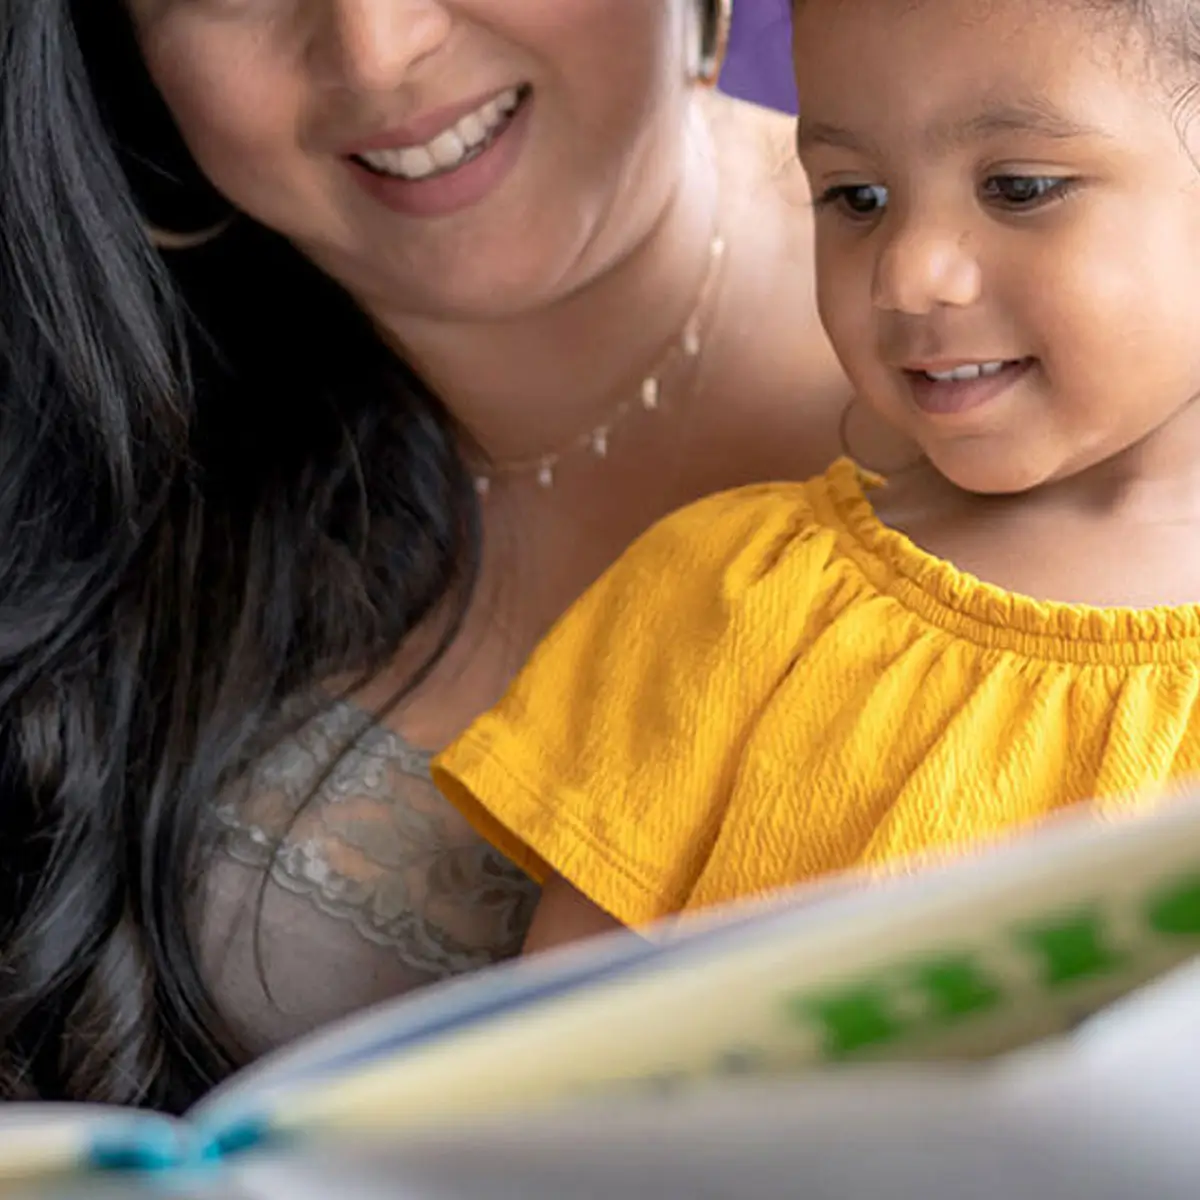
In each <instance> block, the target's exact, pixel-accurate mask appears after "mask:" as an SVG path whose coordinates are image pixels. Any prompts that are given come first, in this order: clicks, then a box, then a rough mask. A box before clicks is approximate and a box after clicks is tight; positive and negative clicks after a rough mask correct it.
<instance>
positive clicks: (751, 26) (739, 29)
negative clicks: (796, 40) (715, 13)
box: [721, 0, 796, 113]
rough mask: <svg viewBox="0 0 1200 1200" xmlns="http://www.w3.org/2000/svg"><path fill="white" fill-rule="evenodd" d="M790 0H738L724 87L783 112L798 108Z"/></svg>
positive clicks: (723, 77) (732, 93)
mask: <svg viewBox="0 0 1200 1200" xmlns="http://www.w3.org/2000/svg"><path fill="white" fill-rule="evenodd" d="M790 14H791V5H790V4H789V0H734V5H733V29H732V31H731V32H730V35H729V57H728V58H727V59H726V60H725V69H724V71H723V72H722V74H721V88H722V90H723V91H726V92H728V93H729V94H730V95H731V96H740V97H741V98H742V99H743V100H753V101H755V102H756V103H758V104H765V105H767V106H768V107H769V108H778V109H780V110H782V111H783V112H789V113H794V112H795V111H796V80H795V78H794V76H793V75H792V42H791V15H790Z"/></svg>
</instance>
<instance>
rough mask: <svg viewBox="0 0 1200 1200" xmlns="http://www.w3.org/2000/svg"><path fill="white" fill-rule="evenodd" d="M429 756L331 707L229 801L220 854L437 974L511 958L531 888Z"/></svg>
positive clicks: (525, 923)
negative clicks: (452, 799) (451, 796)
mask: <svg viewBox="0 0 1200 1200" xmlns="http://www.w3.org/2000/svg"><path fill="white" fill-rule="evenodd" d="M347 746H350V747H351V748H350V749H349V750H346V752H345V754H344V756H343V757H342V758H341V760H340V761H338V762H337V765H336V766H335V767H334V769H333V770H332V771H331V772H330V774H329V777H328V778H327V779H326V780H325V781H324V783H323V784H322V785H321V787H320V788H319V789H318V790H317V792H316V794H315V795H313V787H314V785H315V784H316V782H317V780H318V779H319V778H320V776H321V774H322V772H324V771H325V770H327V769H328V768H329V765H330V763H332V762H333V761H334V760H335V759H336V758H337V756H338V754H339V753H341V752H342V750H343V749H344V748H345V747H347ZM431 757H432V756H431V755H430V754H428V753H426V752H424V751H420V750H417V749H415V748H413V747H412V746H410V745H408V744H407V743H406V742H405V741H404V740H403V739H402V738H400V737H399V736H398V735H397V734H395V733H394V732H393V731H391V730H389V729H386V728H381V727H379V726H375V725H369V724H368V719H367V717H366V715H365V714H364V713H363V712H362V711H361V710H360V709H357V708H355V707H354V706H352V705H350V704H346V703H336V704H334V705H333V706H332V707H330V708H328V709H327V710H325V711H323V712H322V713H321V714H320V715H319V716H317V717H315V718H314V719H312V720H310V721H309V722H308V723H307V724H305V725H304V726H302V727H301V728H300V730H299V731H298V732H297V733H296V734H294V735H292V736H290V737H288V738H286V739H284V740H283V741H282V742H281V743H280V744H279V745H278V746H277V747H276V748H275V749H274V750H273V751H272V752H271V753H270V754H269V755H268V756H266V757H265V758H264V759H263V760H262V761H261V762H260V763H259V764H258V765H257V766H256V768H255V770H254V772H253V774H252V776H251V778H250V780H249V781H248V783H247V785H246V786H245V787H244V788H242V789H239V795H238V796H236V797H230V798H228V799H227V800H226V801H225V802H224V803H223V804H222V805H221V806H220V808H219V809H218V812H217V818H218V821H219V823H220V827H221V830H222V833H223V835H224V836H223V843H224V852H225V853H226V854H227V855H228V856H229V857H230V858H232V859H233V860H234V861H235V862H237V863H240V864H241V865H243V866H246V867H250V868H254V869H256V870H260V871H267V872H268V873H269V876H270V879H271V881H272V882H273V883H274V884H276V885H277V886H278V887H280V888H283V889H284V890H286V891H288V892H290V893H292V894H293V895H297V896H301V897H304V898H306V899H307V900H309V901H310V902H311V903H312V904H313V905H314V906H315V907H316V908H317V909H318V910H319V911H320V912H322V913H324V914H325V915H327V916H329V917H332V918H334V919H335V920H338V921H341V922H344V923H346V924H348V925H349V926H351V927H352V928H353V929H354V930H355V931H356V932H357V933H358V934H359V936H361V937H362V938H364V939H366V940H367V941H369V942H371V943H373V944H375V945H378V946H381V947H387V948H389V949H391V950H393V951H394V952H395V953H396V954H397V955H398V956H399V958H400V959H401V961H402V962H403V963H404V964H405V965H407V966H410V967H413V968H415V969H416V970H418V971H420V972H422V973H423V974H426V975H428V976H429V977H430V978H431V979H440V978H445V977H447V976H450V975H456V974H461V973H464V972H467V971H471V970H477V969H479V968H481V967H484V966H487V965H489V964H491V963H494V962H496V961H498V960H502V959H505V958H509V957H511V956H513V955H515V954H516V953H517V952H518V951H519V950H520V948H521V944H522V942H523V941H524V937H525V933H526V931H527V929H528V927H529V922H530V920H531V919H532V915H533V908H534V905H535V903H536V900H537V888H536V885H535V884H534V883H533V882H532V881H531V880H530V879H529V878H528V877H527V876H525V875H524V874H523V873H522V872H521V871H520V870H519V869H518V868H517V867H516V866H514V865H513V864H512V863H510V862H509V861H508V860H507V859H505V858H504V857H503V856H502V855H500V854H499V853H498V852H497V851H495V850H494V849H492V848H491V847H490V846H489V845H488V844H487V843H486V842H484V841H483V840H482V839H481V838H479V837H478V835H477V834H475V832H474V831H473V830H472V829H471V827H470V826H469V825H468V824H467V822H466V821H465V819H464V818H463V817H462V816H461V815H460V814H459V813H458V812H457V811H456V810H455V809H454V808H453V807H452V806H451V805H450V804H449V803H448V802H447V801H446V800H445V799H444V798H443V797H442V796H441V794H440V793H439V792H438V791H437V789H436V788H435V787H434V785H433V781H432V779H431V778H430V773H429V763H430V758H431Z"/></svg>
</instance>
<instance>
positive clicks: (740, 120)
mask: <svg viewBox="0 0 1200 1200" xmlns="http://www.w3.org/2000/svg"><path fill="white" fill-rule="evenodd" d="M704 108H705V115H706V117H707V119H708V123H709V128H710V129H711V130H712V136H713V140H714V142H715V144H716V147H717V154H718V162H719V163H721V164H722V166H723V167H724V173H725V174H726V175H727V176H729V177H731V178H732V176H733V174H734V172H735V171H736V173H737V175H738V176H739V177H740V178H741V179H742V180H744V181H745V184H746V185H747V187H748V190H749V192H750V194H751V195H754V196H757V197H758V198H759V199H760V200H761V201H765V202H768V203H770V202H780V203H782V204H784V205H786V206H787V207H789V208H792V209H795V208H797V207H807V205H808V201H809V189H808V183H807V180H806V178H805V175H804V171H803V169H802V168H801V166H800V162H799V160H798V158H797V156H796V118H795V117H793V116H789V115H788V114H787V113H781V112H776V111H775V110H774V109H770V108H763V107H762V105H759V104H753V103H751V102H750V101H748V100H739V99H737V98H735V97H733V96H726V95H725V94H724V93H721V92H714V93H711V94H710V95H709V96H707V97H706V98H705V101H704ZM764 183H765V184H766V185H767V187H766V188H765V189H764V188H763V186H762V185H763V184H764Z"/></svg>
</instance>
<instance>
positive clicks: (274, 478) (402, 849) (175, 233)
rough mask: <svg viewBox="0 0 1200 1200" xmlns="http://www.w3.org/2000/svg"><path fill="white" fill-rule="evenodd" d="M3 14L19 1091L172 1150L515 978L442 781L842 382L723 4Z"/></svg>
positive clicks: (771, 139)
mask: <svg viewBox="0 0 1200 1200" xmlns="http://www.w3.org/2000/svg"><path fill="white" fill-rule="evenodd" d="M4 14H5V15H4V17H3V21H4V23H5V25H6V28H4V29H3V37H2V38H0V179H3V180H4V184H3V187H4V189H5V192H4V197H3V201H2V202H0V373H2V379H3V390H2V391H0V395H3V404H2V406H0V421H2V425H0V455H2V457H3V473H2V475H0V478H2V479H3V480H4V484H3V487H2V488H0V545H2V546H3V551H2V553H3V568H2V570H0V606H2V611H3V613H4V618H3V626H2V628H3V642H2V645H3V656H4V657H3V662H4V671H3V675H2V677H0V770H2V772H3V779H4V788H5V791H4V809H3V827H2V830H0V833H2V836H0V859H2V860H3V861H2V863H0V866H2V867H3V870H2V871H0V879H2V880H3V884H2V885H0V886H3V888H4V889H5V892H6V894H5V897H4V901H3V905H2V906H0V912H3V914H4V917H5V922H6V925H5V930H4V940H3V943H2V944H3V946H4V976H3V979H4V982H3V985H2V987H0V1031H2V1032H0V1037H2V1043H0V1044H2V1050H0V1093H2V1094H4V1095H7V1096H14V1095H29V1094H35V1095H41V1096H48V1097H69V1098H76V1099H98V1100H118V1101H125V1102H139V1101H140V1102H145V1103H154V1104H159V1105H165V1106H168V1107H178V1106H180V1105H182V1104H184V1103H186V1102H187V1101H189V1100H190V1099H192V1098H194V1096H195V1095H196V1094H197V1093H198V1092H200V1091H202V1090H203V1089H204V1088H205V1087H206V1086H208V1085H209V1084H210V1083H211V1082H212V1081H213V1080H214V1079H217V1078H219V1077H220V1076H221V1075H223V1074H224V1073H226V1072H227V1071H228V1070H229V1069H230V1068H231V1067H232V1066H234V1065H236V1064H237V1063H238V1062H240V1061H241V1060H242V1059H243V1058H245V1057H246V1056H248V1055H251V1054H253V1053H256V1052H258V1051H259V1050H261V1049H263V1048H265V1047H267V1046H269V1045H271V1044H273V1043H276V1042H278V1041H281V1040H283V1039H285V1038H287V1037H289V1036H292V1035H293V1034H295V1033H297V1032H299V1031H301V1030H303V1029H306V1028H308V1027H310V1026H312V1025H314V1024H316V1023H318V1022H320V1021H321V1020H324V1019H327V1018H329V1017H331V1016H333V1015H336V1014H338V1013H341V1012H345V1011H349V1010H351V1009H354V1008H356V1007H359V1006H361V1005H363V1004H366V1003H369V1002H371V1001H373V1000H376V999H381V998H383V997H386V996H390V995H394V994H396V993H400V992H403V991H405V990H407V989H410V988H414V987H417V986H420V985H423V984H426V983H428V982H431V981H434V980H436V979H439V978H443V977H446V976H449V975H453V974H456V973H460V972H463V971H467V970H471V969H474V968H477V967H481V966H483V965H485V964H487V963H488V962H491V961H494V960H496V959H499V958H502V957H505V956H507V955H509V954H511V953H513V952H514V951H516V949H517V948H518V947H519V945H520V942H521V939H522V936H523V931H524V926H525V924H526V922H527V921H528V917H529V913H530V910H531V904H532V900H533V896H532V890H531V888H530V886H529V884H528V883H527V882H526V881H524V880H523V879H522V878H521V877H520V876H519V875H518V873H517V872H516V871H515V870H514V869H513V868H512V867H511V866H508V865H506V864H504V863H502V862H501V861H500V860H499V859H498V858H497V857H496V856H495V855H494V854H492V853H491V852H490V851H488V849H487V848H486V847H484V846H483V845H481V844H480V843H479V842H478V840H477V839H475V838H474V837H473V836H472V835H471V834H470V833H469V832H468V830H467V829H466V827H465V826H464V824H463V822H462V821H461V820H460V819H459V818H458V817H457V816H456V815H455V814H454V813H453V812H451V811H450V810H449V809H448V807H447V806H446V805H445V804H444V803H443V802H442V801H441V800H440V799H439V798H438V796H437V795H436V793H435V792H434V790H433V789H432V786H431V784H430V783H429V780H428V775H427V762H428V751H430V750H434V749H437V748H438V747H440V746H442V745H443V744H445V742H446V741H447V740H448V739H449V738H450V737H452V736H453V735H454V734H455V733H456V732H458V731H459V730H460V729H462V728H463V727H464V726H465V725H466V724H467V723H468V721H469V720H470V719H471V718H472V717H474V716H475V715H476V714H477V713H479V712H480V711H481V710H483V709H484V708H485V707H487V706H488V705H490V704H491V703H492V702H494V700H495V699H496V698H497V696H498V695H499V693H500V692H501V690H502V689H503V687H504V686H505V684H506V682H507V681H508V680H509V678H510V677H511V675H512V673H513V672H514V670H515V669H516V668H517V667H518V666H519V665H520V663H521V661H522V660H523V659H524V657H525V656H526V654H527V653H528V651H529V650H530V648H531V647H532V646H533V644H534V643H535V642H536V640H537V639H538V638H539V637H540V635H541V634H543V633H544V632H545V630H546V629H547V627H548V626H549V625H550V624H551V622H553V621H554V620H555V618H556V617H557V616H558V615H559V614H560V613H561V612H562V611H563V609H564V607H565V606H566V605H567V604H568V603H569V602H570V600H572V599H573V598H574V597H575V596H576V595H578V594H579V592H580V591H581V590H582V589H583V588H584V587H585V586H586V585H587V584H588V583H589V582H590V581H592V580H593V579H594V578H595V576H596V575H597V574H598V573H599V572H600V571H602V570H603V569H604V568H605V566H607V565H608V564H609V563H610V562H611V561H612V560H613V559H614V557H615V556H616V555H617V554H618V553H619V552H620V551H621V550H622V549H623V548H624V547H625V546H626V545H627V544H628V543H629V541H630V540H631V539H632V538H634V537H635V536H637V535H638V534H639V533H640V532H641V531H642V530H644V529H645V528H646V527H647V526H648V525H649V524H650V523H651V522H653V521H654V520H655V519H656V518H658V517H659V516H661V515H662V514H664V513H666V512H667V511H668V510H670V509H673V508H675V507H677V506H679V505H680V504H682V503H684V502H686V501H688V500H691V499H693V498H695V497H698V496H699V495H701V494H703V493H706V492H709V491H712V490H713V489H717V488H724V487H728V486H731V485H736V484H741V483H746V482H749V481H753V480H760V479H765V478H770V477H773V476H777V475H780V474H784V473H786V474H787V475H789V476H794V475H796V474H797V473H805V472H809V471H815V470H817V469H818V468H820V467H822V466H823V465H824V464H825V463H826V462H827V461H828V460H829V459H830V458H831V457H833V456H834V455H835V453H836V452H837V449H838V422H839V415H840V413H841V412H842V409H843V407H844V397H843V384H842V381H841V379H840V375H839V372H838V370H837V367H836V364H835V362H834V361H833V359H832V357H831V355H830V352H829V350H828V348H827V346H826V344H825V341H824V339H823V337H822V335H821V333H820V331H819V327H818V322H817V317H816V313H815V312H814V310H813V301H812V296H811V293H810V276H811V266H810V263H809V258H808V255H809V229H808V216H807V209H806V204H807V197H806V194H805V191H804V187H803V184H802V181H801V180H800V178H799V175H798V172H797V170H796V169H795V168H794V167H793V165H792V155H791V151H790V148H789V142H790V139H791V130H790V127H789V124H788V122H787V121H786V120H785V119H784V118H781V117H778V116H776V115H772V114H768V113H766V112H764V111H761V110H758V109H754V108H751V107H748V106H744V105H741V104H739V103H737V102H734V101H731V100H728V99H725V98H722V97H721V96H719V95H716V94H714V93H713V91H712V90H711V89H710V87H709V84H711V82H712V81H713V79H714V78H715V75H716V71H717V69H718V66H719V52H720V46H721V43H722V40H723V37H724V29H725V17H726V16H727V13H726V12H725V9H724V6H723V5H722V4H721V3H709V2H707V0H706V2H704V3H697V2H696V0H656V2H655V3H647V0H569V2H567V0H552V2H548V0H247V2H244V3H242V2H239V3H236V4H228V3H223V2H222V3H216V2H214V3H208V2H202V3H193V2H191V0H189V2H186V3H185V2H184V0H127V3H125V4H122V3H121V2H119V0H8V2H7V3H6V4H5V6H4ZM439 398H440V399H439ZM597 652H598V653H600V652H610V653H612V652H619V647H617V648H604V647H598V650H597ZM376 717H378V722H376V719H375V718H376Z"/></svg>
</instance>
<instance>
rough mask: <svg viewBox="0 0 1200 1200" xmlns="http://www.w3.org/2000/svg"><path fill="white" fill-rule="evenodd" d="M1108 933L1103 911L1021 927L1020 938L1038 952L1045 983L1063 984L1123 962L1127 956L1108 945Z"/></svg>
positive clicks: (1098, 973) (1087, 976)
mask: <svg viewBox="0 0 1200 1200" xmlns="http://www.w3.org/2000/svg"><path fill="white" fill-rule="evenodd" d="M1106 932H1107V931H1106V930H1105V927H1104V919H1103V917H1102V915H1101V914H1100V913H1099V912H1090V913H1078V914H1076V915H1075V916H1073V917H1064V918H1063V919H1062V920H1061V921H1060V922H1059V923H1058V924H1056V925H1040V926H1034V927H1033V928H1030V929H1024V930H1021V931H1019V932H1018V934H1017V940H1018V941H1019V942H1020V943H1021V944H1022V945H1023V946H1024V947H1025V948H1026V949H1028V950H1031V951H1033V953H1034V954H1036V955H1037V957H1038V959H1039V960H1040V963H1041V965H1042V966H1043V967H1044V969H1045V974H1044V977H1043V982H1044V983H1045V984H1046V985H1047V986H1048V987H1059V986H1061V985H1063V984H1068V983H1074V982H1075V981H1076V980H1079V979H1092V978H1095V977H1096V976H1098V975H1107V974H1108V973H1109V972H1110V971H1114V970H1116V968H1118V967H1119V966H1120V965H1121V961H1122V957H1123V956H1122V955H1121V954H1120V953H1119V952H1118V951H1116V950H1114V949H1112V948H1111V947H1110V946H1108V945H1106V944H1105V936H1106Z"/></svg>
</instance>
